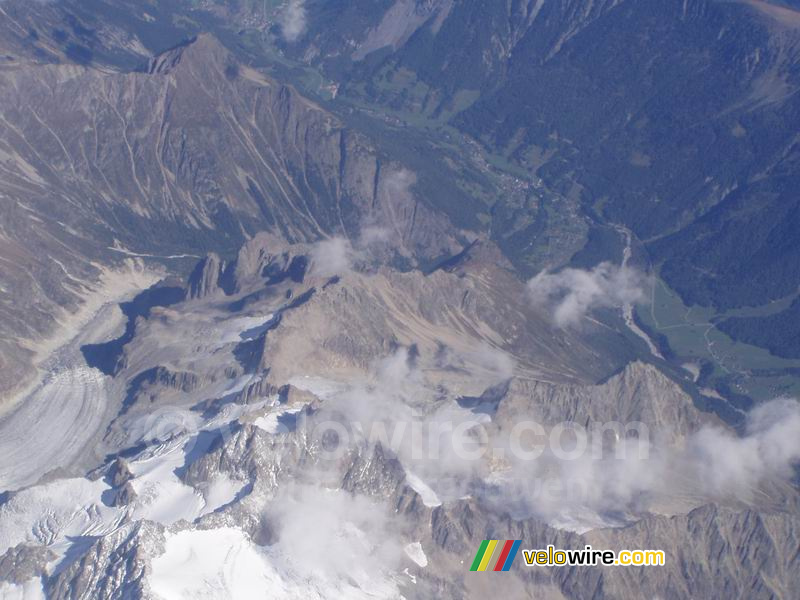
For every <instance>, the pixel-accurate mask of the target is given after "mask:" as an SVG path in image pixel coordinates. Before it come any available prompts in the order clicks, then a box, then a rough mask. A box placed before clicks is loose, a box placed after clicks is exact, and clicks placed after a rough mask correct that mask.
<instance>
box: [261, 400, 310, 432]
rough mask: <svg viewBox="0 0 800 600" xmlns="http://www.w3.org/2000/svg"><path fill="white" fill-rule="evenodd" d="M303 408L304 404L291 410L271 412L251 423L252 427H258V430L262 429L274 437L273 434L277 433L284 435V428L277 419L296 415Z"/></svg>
mask: <svg viewBox="0 0 800 600" xmlns="http://www.w3.org/2000/svg"><path fill="white" fill-rule="evenodd" d="M304 406H305V403H303V404H300V405H296V406H292V407H291V408H288V409H286V410H273V411H271V412H269V413H267V414H266V415H264V416H263V417H258V418H257V419H255V420H254V421H253V425H255V426H256V427H258V428H259V429H263V430H264V431H266V432H267V433H269V434H272V435H275V434H278V433H284V432H285V431H286V429H285V428H284V426H283V425H281V423H280V421H279V420H278V419H280V417H282V416H284V415H294V414H297V413H299V412H300V411H301V410H303V407H304Z"/></svg>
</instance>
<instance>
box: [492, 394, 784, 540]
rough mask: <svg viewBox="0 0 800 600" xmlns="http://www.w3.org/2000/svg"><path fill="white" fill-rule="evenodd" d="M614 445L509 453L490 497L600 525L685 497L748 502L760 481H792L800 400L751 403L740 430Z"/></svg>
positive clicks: (521, 509) (558, 519) (559, 518)
mask: <svg viewBox="0 0 800 600" xmlns="http://www.w3.org/2000/svg"><path fill="white" fill-rule="evenodd" d="M619 443H620V444H622V445H623V446H624V447H625V452H624V457H623V458H617V457H615V453H614V452H613V451H610V452H606V453H605V454H604V455H603V457H595V456H592V454H591V451H589V452H586V453H584V454H583V455H582V456H580V457H579V458H577V459H575V460H564V459H558V458H555V457H554V456H553V455H552V454H550V453H549V452H548V451H546V452H545V453H544V454H543V455H542V457H541V458H539V459H537V460H534V461H526V460H521V459H519V458H518V457H515V456H513V454H508V456H509V458H510V459H511V469H510V470H509V472H508V477H506V478H503V479H500V480H499V481H497V482H495V484H496V485H495V487H494V489H492V490H490V492H489V494H488V495H489V497H490V498H492V499H493V500H494V502H496V503H498V505H501V504H502V505H504V506H506V507H509V508H510V509H511V510H512V511H516V512H517V513H518V516H537V517H539V518H542V519H544V520H546V521H549V522H552V523H570V522H571V521H573V517H574V516H575V515H579V516H580V519H582V520H583V521H584V523H586V522H587V521H592V519H595V521H596V524H597V525H600V524H602V523H603V522H604V519H606V518H608V516H609V515H616V516H620V515H625V514H629V513H636V512H642V511H648V510H653V509H655V510H659V511H660V510H663V509H664V507H669V506H675V507H677V509H678V510H683V509H684V508H685V504H684V502H685V501H686V500H689V501H690V502H693V503H694V504H700V503H704V502H708V501H716V502H745V503H753V502H755V501H756V500H757V499H758V496H759V490H760V489H761V487H762V486H763V484H764V483H765V482H767V481H771V480H772V481H774V480H790V479H791V477H792V476H793V469H794V467H796V466H797V465H798V463H800V403H798V402H797V401H795V400H790V399H778V400H773V401H771V402H767V403H765V404H763V405H761V406H759V407H757V408H755V409H754V410H753V411H752V412H751V413H750V414H749V415H748V417H747V426H746V432H745V435H743V436H737V435H736V434H735V433H733V432H732V431H730V430H727V429H722V428H720V427H710V426H709V427H704V428H702V429H700V430H699V431H697V432H696V433H694V434H692V435H690V436H689V437H688V438H687V439H686V440H685V443H683V444H680V445H666V444H663V443H658V442H657V441H652V442H650V443H647V444H646V448H647V451H646V452H644V453H640V452H639V451H640V449H641V447H640V446H639V444H640V442H639V440H636V439H633V438H629V439H625V438H623V439H621V440H620V442H619ZM589 445H590V447H591V442H590V444H589Z"/></svg>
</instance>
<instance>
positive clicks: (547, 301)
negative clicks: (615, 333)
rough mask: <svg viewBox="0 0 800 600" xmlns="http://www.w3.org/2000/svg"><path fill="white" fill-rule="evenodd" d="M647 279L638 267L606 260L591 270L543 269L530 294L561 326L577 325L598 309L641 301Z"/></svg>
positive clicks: (529, 284)
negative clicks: (618, 264)
mask: <svg viewBox="0 0 800 600" xmlns="http://www.w3.org/2000/svg"><path fill="white" fill-rule="evenodd" d="M644 282H645V277H644V275H643V274H642V273H641V272H640V271H638V270H637V269H634V268H631V267H618V266H616V265H613V264H611V263H609V262H604V263H601V264H599V265H597V266H596V267H595V268H594V269H591V270H583V269H572V268H568V269H564V270H562V271H559V272H557V273H551V272H549V271H542V272H541V273H539V274H538V275H537V276H536V277H534V278H533V279H531V280H530V281H529V282H528V294H529V297H530V299H531V301H532V302H533V304H534V305H536V306H538V307H540V308H541V309H543V310H546V311H548V312H549V313H550V314H551V315H552V318H553V321H554V322H555V324H556V325H557V326H559V327H573V326H576V325H578V324H580V322H581V321H582V320H583V318H584V317H585V316H586V315H587V314H588V313H590V312H591V311H592V310H594V309H596V308H602V307H606V308H608V307H616V306H622V305H624V304H627V303H631V302H637V301H638V300H640V299H641V298H642V297H643V295H644Z"/></svg>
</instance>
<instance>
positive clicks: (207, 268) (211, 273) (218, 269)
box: [189, 253, 225, 298]
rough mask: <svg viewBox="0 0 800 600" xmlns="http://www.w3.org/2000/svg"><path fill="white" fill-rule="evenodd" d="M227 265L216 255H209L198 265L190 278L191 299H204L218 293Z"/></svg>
mask: <svg viewBox="0 0 800 600" xmlns="http://www.w3.org/2000/svg"><path fill="white" fill-rule="evenodd" d="M224 268H225V263H224V262H222V261H220V258H219V256H217V255H216V254H213V253H212V254H209V255H208V256H206V258H204V259H203V260H202V261H201V262H199V263H198V264H197V266H196V267H195V269H194V271H192V274H191V276H190V277H189V297H190V298H204V297H205V296H208V295H209V294H213V293H215V292H218V291H219V290H220V289H221V288H220V286H219V283H220V277H222V271H223V269H224Z"/></svg>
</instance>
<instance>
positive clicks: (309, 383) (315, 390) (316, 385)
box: [289, 375, 350, 400]
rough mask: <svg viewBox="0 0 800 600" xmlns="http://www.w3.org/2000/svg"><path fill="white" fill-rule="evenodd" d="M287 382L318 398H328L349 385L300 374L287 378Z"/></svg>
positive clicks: (339, 392)
mask: <svg viewBox="0 0 800 600" xmlns="http://www.w3.org/2000/svg"><path fill="white" fill-rule="evenodd" d="M289 384H290V385H293V386H294V387H296V388H297V389H298V390H302V391H304V392H311V393H312V394H314V395H315V396H316V397H317V398H319V399H320V400H328V399H329V398H332V397H334V396H336V395H338V394H341V393H342V392H345V391H347V390H348V389H349V388H350V386H349V385H347V384H346V383H342V382H341V381H334V380H332V379H325V378H324V377H314V376H311V375H302V376H299V377H292V378H291V379H289Z"/></svg>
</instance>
